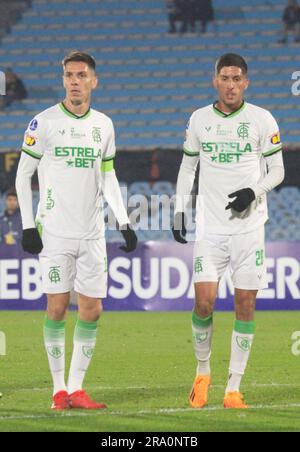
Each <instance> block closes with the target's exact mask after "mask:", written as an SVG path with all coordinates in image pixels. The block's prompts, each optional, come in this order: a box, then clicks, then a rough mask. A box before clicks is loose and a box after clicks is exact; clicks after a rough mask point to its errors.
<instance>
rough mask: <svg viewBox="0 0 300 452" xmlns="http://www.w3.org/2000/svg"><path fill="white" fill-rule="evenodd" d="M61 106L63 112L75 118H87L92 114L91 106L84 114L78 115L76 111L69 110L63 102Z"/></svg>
mask: <svg viewBox="0 0 300 452" xmlns="http://www.w3.org/2000/svg"><path fill="white" fill-rule="evenodd" d="M59 106H60V109H61V110H62V111H63V113H65V114H66V115H67V116H70V117H71V118H73V119H86V118H88V117H89V116H90V115H91V108H89V109H88V111H87V112H86V113H85V114H84V115H82V116H77V115H75V113H72V112H71V111H70V110H68V109H67V107H66V106H65V104H64V103H63V102H60V104H59Z"/></svg>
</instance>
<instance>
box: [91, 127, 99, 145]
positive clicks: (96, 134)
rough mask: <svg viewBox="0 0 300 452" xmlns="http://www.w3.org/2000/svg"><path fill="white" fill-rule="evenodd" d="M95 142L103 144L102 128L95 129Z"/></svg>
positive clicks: (93, 133)
mask: <svg viewBox="0 0 300 452" xmlns="http://www.w3.org/2000/svg"><path fill="white" fill-rule="evenodd" d="M92 135H93V140H94V143H101V129H100V127H93V132H92Z"/></svg>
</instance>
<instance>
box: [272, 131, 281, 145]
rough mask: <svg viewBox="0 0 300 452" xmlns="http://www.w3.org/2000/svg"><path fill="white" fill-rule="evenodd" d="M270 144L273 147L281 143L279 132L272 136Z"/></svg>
mask: <svg viewBox="0 0 300 452" xmlns="http://www.w3.org/2000/svg"><path fill="white" fill-rule="evenodd" d="M271 143H272V144H274V145H276V144H280V143H281V139H280V133H279V132H277V133H275V135H272V137H271Z"/></svg>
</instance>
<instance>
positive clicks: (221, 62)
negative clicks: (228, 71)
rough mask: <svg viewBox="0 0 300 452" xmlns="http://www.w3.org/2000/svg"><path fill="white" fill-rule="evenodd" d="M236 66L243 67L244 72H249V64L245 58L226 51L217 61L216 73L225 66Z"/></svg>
mask: <svg viewBox="0 0 300 452" xmlns="http://www.w3.org/2000/svg"><path fill="white" fill-rule="evenodd" d="M229 66H236V67H239V68H241V69H242V72H243V74H247V72H248V65H247V63H246V61H245V59H244V58H243V57H242V56H241V55H238V54H236V53H225V55H222V56H221V57H220V58H218V60H217V62H216V74H219V73H220V72H221V69H222V68H223V67H229Z"/></svg>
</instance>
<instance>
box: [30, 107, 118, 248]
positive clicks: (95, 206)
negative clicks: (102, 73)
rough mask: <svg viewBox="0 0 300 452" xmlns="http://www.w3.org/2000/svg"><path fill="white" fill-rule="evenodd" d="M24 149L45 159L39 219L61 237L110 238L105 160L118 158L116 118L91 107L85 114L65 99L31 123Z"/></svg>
mask: <svg viewBox="0 0 300 452" xmlns="http://www.w3.org/2000/svg"><path fill="white" fill-rule="evenodd" d="M22 151H23V152H25V153H27V154H29V155H31V156H32V157H34V158H37V159H40V160H41V162H40V164H39V167H38V177H39V185H40V203H39V207H38V213H37V221H38V222H39V223H41V224H42V227H43V228H45V230H46V231H47V232H48V233H50V234H52V235H54V236H57V237H65V238H69V239H98V238H100V237H104V215H103V202H102V195H101V165H102V163H103V162H108V161H110V160H112V159H113V158H114V157H115V153H116V147H115V133H114V127H113V123H112V121H111V119H110V118H108V117H107V116H106V115H105V114H103V113H100V112H98V111H96V110H93V109H89V110H88V112H87V113H86V114H85V115H84V116H76V115H74V114H73V113H71V112H69V111H68V110H67V109H66V107H65V106H64V104H63V103H60V104H57V105H55V106H53V107H51V108H49V109H47V110H45V111H43V112H41V113H40V114H38V115H37V116H36V117H35V118H34V119H33V120H32V121H31V122H30V124H29V125H28V128H27V130H26V132H25V137H24V142H23V146H22Z"/></svg>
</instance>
